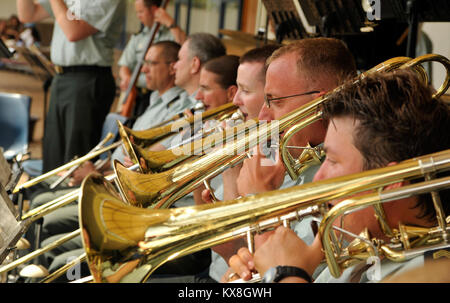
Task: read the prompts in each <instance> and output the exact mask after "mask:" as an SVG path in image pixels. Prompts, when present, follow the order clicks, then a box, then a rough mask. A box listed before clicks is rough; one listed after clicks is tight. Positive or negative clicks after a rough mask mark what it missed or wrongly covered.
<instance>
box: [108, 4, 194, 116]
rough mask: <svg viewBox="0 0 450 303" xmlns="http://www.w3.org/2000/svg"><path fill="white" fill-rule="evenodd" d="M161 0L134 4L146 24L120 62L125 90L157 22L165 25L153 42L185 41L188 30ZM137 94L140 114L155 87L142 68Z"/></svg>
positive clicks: (161, 27) (137, 112)
mask: <svg viewBox="0 0 450 303" xmlns="http://www.w3.org/2000/svg"><path fill="white" fill-rule="evenodd" d="M161 2H162V1H161V0H135V1H134V8H135V11H136V17H137V19H139V21H140V22H141V25H142V29H141V30H140V31H139V32H138V33H136V34H134V35H132V36H131V38H130V40H129V41H128V43H127V45H126V47H125V49H124V50H123V53H122V55H121V56H120V58H119V61H118V62H117V64H118V66H119V77H120V90H121V91H123V92H125V91H126V90H127V88H128V85H129V84H130V80H131V77H132V74H133V70H134V69H135V68H136V66H137V63H138V60H139V58H141V56H143V55H144V52H145V51H146V47H147V43H148V41H149V39H150V36H151V34H152V28H153V26H154V25H155V22H159V23H160V24H161V26H160V27H159V29H158V31H157V32H156V33H155V36H154V39H153V43H156V42H159V41H168V40H171V41H175V42H177V43H179V44H182V43H183V42H184V40H185V38H186V34H185V33H184V31H183V30H182V29H181V28H180V27H178V26H177V25H176V23H175V20H174V19H173V18H172V17H171V16H170V15H169V14H168V13H167V12H166V10H165V9H164V8H161V7H160V6H161ZM136 88H137V94H136V99H135V105H134V110H133V116H135V117H138V116H140V115H141V114H142V113H143V112H144V111H145V109H146V108H147V106H148V105H149V100H150V99H149V98H150V93H151V90H149V89H148V88H147V85H146V80H145V74H144V73H143V72H142V73H140V74H139V77H138V79H137V82H136Z"/></svg>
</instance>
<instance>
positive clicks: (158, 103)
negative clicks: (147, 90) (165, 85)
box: [111, 86, 192, 163]
mask: <svg viewBox="0 0 450 303" xmlns="http://www.w3.org/2000/svg"><path fill="white" fill-rule="evenodd" d="M191 102H192V101H191V99H189V98H188V95H187V93H186V92H185V91H184V90H183V89H181V88H179V87H178V86H174V87H172V88H171V89H169V90H168V91H166V92H165V93H164V94H163V95H162V96H160V95H159V93H158V92H157V91H154V92H153V93H152V94H151V96H150V105H149V106H148V107H147V109H146V110H145V112H144V113H143V114H142V115H141V116H139V118H137V119H136V122H134V124H133V130H146V129H149V128H151V127H152V126H153V125H156V124H158V123H161V122H163V121H165V120H167V119H169V118H170V117H172V116H174V115H176V114H179V113H181V112H183V111H184V110H185V109H186V108H190V107H192V103H191ZM169 139H170V138H169ZM124 157H125V154H124V152H123V148H116V150H115V151H114V153H113V155H112V158H111V160H112V161H114V160H115V159H117V160H119V161H120V162H122V163H123V159H124ZM111 163H113V162H111Z"/></svg>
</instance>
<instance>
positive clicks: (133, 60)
mask: <svg viewBox="0 0 450 303" xmlns="http://www.w3.org/2000/svg"><path fill="white" fill-rule="evenodd" d="M150 34H151V29H150V28H148V27H144V28H143V30H142V31H140V32H139V33H137V34H134V35H133V36H131V38H130V41H128V43H127V46H126V47H125V49H124V50H123V53H122V55H121V56H120V59H119V61H118V62H117V64H118V65H119V66H127V67H128V68H129V69H130V70H131V71H133V70H134V68H135V67H136V65H137V63H138V58H141V57H142V56H143V55H144V52H145V51H146V46H147V44H148V41H149V40H150V38H151V37H150ZM165 40H170V41H174V40H175V38H174V37H173V36H172V34H171V32H170V30H169V29H168V28H167V27H165V26H161V27H160V28H159V31H158V32H157V33H156V35H155V38H154V40H153V43H156V42H159V41H165ZM136 85H137V86H138V87H141V88H145V87H146V83H145V74H144V73H140V74H139V77H138V80H137V84H136Z"/></svg>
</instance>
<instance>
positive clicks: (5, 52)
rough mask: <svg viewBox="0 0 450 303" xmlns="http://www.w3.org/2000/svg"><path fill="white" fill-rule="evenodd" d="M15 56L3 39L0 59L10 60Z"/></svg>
mask: <svg viewBox="0 0 450 303" xmlns="http://www.w3.org/2000/svg"><path fill="white" fill-rule="evenodd" d="M13 55H14V54H13V53H12V52H11V51H10V50H9V48H8V46H6V44H5V42H3V39H0V58H6V59H9V58H11V57H12V56H13Z"/></svg>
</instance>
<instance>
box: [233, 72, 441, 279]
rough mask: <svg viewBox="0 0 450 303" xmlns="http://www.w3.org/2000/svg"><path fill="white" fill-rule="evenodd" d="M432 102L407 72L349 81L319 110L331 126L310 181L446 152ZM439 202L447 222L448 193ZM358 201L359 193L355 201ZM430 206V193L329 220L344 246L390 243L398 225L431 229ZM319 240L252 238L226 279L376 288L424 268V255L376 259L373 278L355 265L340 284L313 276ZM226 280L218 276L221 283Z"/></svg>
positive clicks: (286, 232) (278, 233) (320, 255)
mask: <svg viewBox="0 0 450 303" xmlns="http://www.w3.org/2000/svg"><path fill="white" fill-rule="evenodd" d="M431 96H432V91H431V89H430V88H429V87H427V86H425V85H423V84H422V83H421V82H420V81H419V79H418V78H417V77H416V75H415V74H413V73H412V72H411V71H396V72H390V73H385V74H383V73H380V74H377V75H369V76H368V77H367V78H364V79H361V80H360V82H359V83H358V85H354V84H352V83H351V82H348V83H347V85H346V86H344V88H343V89H342V90H340V91H339V92H337V93H336V94H334V95H333V96H332V98H331V99H330V100H328V101H327V102H326V103H324V104H323V107H322V112H323V118H324V119H325V120H326V121H329V122H328V129H327V134H326V138H325V142H324V149H325V150H326V154H327V155H326V159H325V161H324V163H323V164H322V166H321V167H320V169H319V171H318V172H317V173H316V175H315V177H314V181H319V180H325V179H329V178H333V177H339V176H344V175H348V174H352V173H358V172H363V171H366V170H370V169H375V168H380V167H385V166H391V165H395V164H396V163H398V162H401V161H403V160H407V159H411V158H414V157H418V156H422V155H427V154H430V153H434V152H438V151H443V150H446V149H449V147H450V135H449V133H448V132H443V131H442V130H444V129H449V127H450V111H449V109H448V107H447V106H446V105H445V104H444V103H443V102H441V101H440V100H434V99H433V98H432V97H431ZM415 182H417V180H414V181H403V182H400V183H393V184H390V185H388V186H385V188H384V190H388V189H396V188H401V187H403V186H405V185H406V184H409V183H415ZM364 193H367V192H364ZM439 195H440V196H441V199H442V202H444V203H443V204H442V208H441V209H440V210H441V211H442V212H443V217H444V218H445V216H447V215H449V214H450V209H449V204H448V203H446V202H448V199H449V196H448V195H449V189H448V188H447V189H445V190H442V191H441V192H439ZM358 196H360V194H358V195H354V196H353V197H354V198H358ZM339 202H340V201H331V202H330V204H331V205H335V207H338V206H340V203H339ZM433 203H436V202H434V201H432V199H431V195H430V194H428V193H427V194H423V195H420V196H414V195H413V196H407V197H405V198H403V197H402V198H400V199H393V201H391V202H389V203H383V204H381V203H380V204H379V207H378V208H377V207H374V208H372V207H367V208H363V209H362V210H357V211H354V212H349V214H346V215H344V216H343V217H341V218H339V219H338V220H336V221H334V225H336V227H335V228H339V232H340V233H341V235H342V236H343V238H344V240H343V241H344V243H347V244H348V243H350V241H352V240H354V239H355V237H356V238H359V236H358V235H360V233H361V232H362V231H363V230H364V229H365V228H367V231H368V235H369V236H368V239H367V240H369V241H374V240H373V239H377V241H378V243H381V244H382V243H391V238H390V237H389V236H388V234H389V233H392V231H393V230H394V229H396V228H400V227H399V224H400V223H401V224H402V225H403V226H406V225H408V226H416V227H421V228H431V227H434V226H436V224H437V223H438V222H437V221H439V220H438V219H437V212H438V211H437V210H436V209H435V207H434V206H433V205H434V204H433ZM332 209H333V208H332ZM377 218H381V219H382V218H385V220H381V219H380V220H377ZM439 225H440V224H439ZM444 225H445V224H444ZM444 233H445V231H444ZM337 236H339V235H337ZM321 240H322V239H320V237H319V236H318V235H317V236H316V237H315V239H314V241H313V243H312V244H311V245H308V244H306V243H305V242H304V241H303V240H302V239H300V238H299V237H298V236H297V235H296V234H295V233H294V232H293V231H292V230H290V229H288V228H285V227H278V228H277V229H276V230H275V231H274V232H268V233H265V234H263V235H261V236H257V239H255V241H257V243H258V242H259V243H260V244H259V245H258V244H257V247H256V250H255V253H254V254H252V253H250V252H249V250H248V249H246V248H242V249H240V250H239V252H238V253H237V254H236V255H234V256H233V257H231V258H230V261H229V263H230V266H231V271H230V272H233V273H236V274H237V275H239V276H240V277H242V278H243V279H244V280H248V279H250V277H251V276H252V272H254V271H257V272H259V273H260V275H261V276H263V277H264V278H263V281H264V282H310V281H312V278H311V277H314V278H315V281H316V282H331V281H335V282H367V281H379V280H381V279H383V278H384V277H386V276H387V275H394V274H398V273H401V272H403V271H405V270H408V269H411V268H414V267H418V266H422V265H423V264H424V262H425V261H424V256H423V255H419V256H418V257H415V258H413V259H411V260H409V261H408V262H404V263H402V262H400V263H396V262H392V261H390V260H388V259H387V258H383V257H381V259H377V260H375V265H377V266H379V267H377V268H376V269H375V273H374V271H373V270H368V268H369V267H370V264H368V263H364V262H360V263H359V264H357V265H355V266H352V267H350V268H347V269H346V270H344V271H343V272H342V275H341V276H340V277H339V278H334V277H332V276H331V275H330V271H329V267H327V268H325V269H324V270H323V271H321V272H316V273H315V271H316V270H317V269H318V268H319V264H320V262H321V261H322V260H323V259H324V252H323V248H322V242H321ZM367 240H366V241H367ZM363 241H364V240H363ZM228 277H229V275H226V276H224V280H227V279H228Z"/></svg>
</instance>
